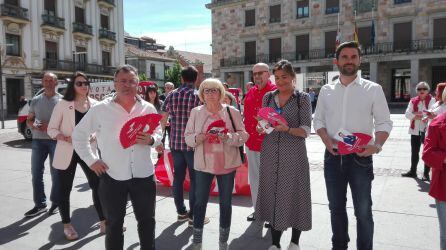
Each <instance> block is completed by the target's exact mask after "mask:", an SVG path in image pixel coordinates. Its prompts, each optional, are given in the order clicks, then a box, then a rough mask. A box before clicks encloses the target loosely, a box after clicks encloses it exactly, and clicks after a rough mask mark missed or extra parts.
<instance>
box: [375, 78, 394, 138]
mask: <svg viewBox="0 0 446 250" xmlns="http://www.w3.org/2000/svg"><path fill="white" fill-rule="evenodd" d="M372 112H373V118H374V125H375V132H387V133H388V134H390V131H392V128H393V122H392V120H390V111H389V106H388V105H387V100H386V97H385V96H384V92H383V90H382V87H381V86H379V85H378V86H377V87H376V91H375V98H374V101H373V109H372Z"/></svg>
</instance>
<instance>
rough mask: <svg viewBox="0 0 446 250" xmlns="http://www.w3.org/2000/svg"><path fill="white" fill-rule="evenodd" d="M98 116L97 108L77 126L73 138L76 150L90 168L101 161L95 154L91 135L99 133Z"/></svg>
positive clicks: (93, 108)
mask: <svg viewBox="0 0 446 250" xmlns="http://www.w3.org/2000/svg"><path fill="white" fill-rule="evenodd" d="M97 115H98V109H97V106H95V107H92V108H91V109H90V110H89V111H88V112H87V114H86V115H85V116H84V117H83V118H82V120H81V121H80V122H79V123H78V124H77V125H76V127H75V128H74V130H73V134H72V136H71V138H72V143H73V147H74V150H76V153H77V154H78V155H79V157H80V158H81V159H82V160H83V161H84V162H85V163H86V164H87V165H88V166H91V165H93V164H94V163H95V162H96V161H97V160H99V157H98V156H97V155H95V154H94V153H93V149H92V147H91V144H90V135H91V134H94V133H95V132H97V128H98V121H97V119H95V118H96V117H97Z"/></svg>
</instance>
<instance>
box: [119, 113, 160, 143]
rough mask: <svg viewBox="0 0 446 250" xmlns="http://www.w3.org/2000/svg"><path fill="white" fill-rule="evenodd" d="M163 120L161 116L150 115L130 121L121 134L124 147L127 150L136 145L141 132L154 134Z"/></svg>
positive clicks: (120, 139)
mask: <svg viewBox="0 0 446 250" xmlns="http://www.w3.org/2000/svg"><path fill="white" fill-rule="evenodd" d="M161 118H162V115H160V114H148V115H144V116H138V117H135V118H132V119H130V120H128V121H127V122H126V123H125V124H124V126H122V128H121V132H120V133H119V141H120V142H121V145H122V147H123V148H124V149H126V148H129V147H130V146H132V145H134V144H135V143H136V136H137V134H138V133H139V132H144V133H149V134H152V133H153V131H154V130H155V129H156V127H158V126H159V124H160V121H161Z"/></svg>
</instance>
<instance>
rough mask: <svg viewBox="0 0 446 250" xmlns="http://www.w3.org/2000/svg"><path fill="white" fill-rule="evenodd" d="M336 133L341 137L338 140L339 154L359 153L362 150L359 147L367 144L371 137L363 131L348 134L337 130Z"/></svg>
mask: <svg viewBox="0 0 446 250" xmlns="http://www.w3.org/2000/svg"><path fill="white" fill-rule="evenodd" d="M338 134H339V137H340V138H341V139H342V140H339V141H338V153H339V154H340V155H347V154H353V153H361V152H363V151H364V149H363V148H361V147H362V146H365V145H367V144H368V143H369V142H370V140H371V139H372V137H371V136H370V135H368V134H363V133H352V134H350V133H342V132H339V133H338ZM336 139H338V138H336Z"/></svg>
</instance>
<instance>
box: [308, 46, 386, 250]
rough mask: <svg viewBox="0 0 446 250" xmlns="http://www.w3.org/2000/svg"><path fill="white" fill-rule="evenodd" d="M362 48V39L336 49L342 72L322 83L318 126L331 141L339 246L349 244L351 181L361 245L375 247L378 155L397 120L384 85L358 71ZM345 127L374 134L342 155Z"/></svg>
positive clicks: (331, 194)
mask: <svg viewBox="0 0 446 250" xmlns="http://www.w3.org/2000/svg"><path fill="white" fill-rule="evenodd" d="M360 53H361V51H360V49H359V47H358V44H357V43H356V42H345V43H342V44H341V45H339V47H338V48H337V49H336V59H335V60H334V63H335V65H336V66H337V67H338V68H339V71H340V77H339V79H337V80H335V81H334V82H333V83H331V84H326V85H325V86H323V87H322V89H321V91H320V93H319V98H318V103H317V106H316V112H315V116H314V129H315V130H316V132H317V133H318V135H319V136H320V137H321V139H322V141H323V142H324V144H325V146H326V151H325V157H324V158H325V160H324V176H325V183H326V188H327V196H328V201H329V208H330V213H331V227H332V232H333V236H332V245H333V249H334V250H337V249H347V248H348V242H349V241H350V238H349V235H348V218H347V211H346V202H347V197H346V195H347V186H348V185H349V186H350V189H351V193H352V198H353V206H354V209H355V216H356V221H357V249H361V250H369V249H370V250H371V249H373V228H374V223H373V216H372V197H371V188H372V180H373V178H374V175H373V160H372V155H373V154H376V153H379V152H380V151H381V148H382V145H383V144H384V143H385V141H386V140H387V138H388V137H389V133H390V131H391V130H392V121H391V120H390V112H389V108H388V106H387V101H386V98H385V96H384V92H383V90H382V87H381V86H380V85H378V84H376V83H374V82H371V81H368V80H365V79H362V78H361V77H360V76H359V75H358V74H357V72H358V69H359V65H360V63H361V58H360V56H361V54H360ZM341 129H343V130H346V131H348V132H350V133H364V134H368V135H371V136H373V133H374V134H375V138H374V142H373V141H372V142H370V143H369V145H366V146H363V148H364V151H363V152H361V153H353V154H348V155H339V154H338V152H337V145H336V144H337V141H336V140H335V139H334V138H335V134H337V133H338V131H340V130H341Z"/></svg>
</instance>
